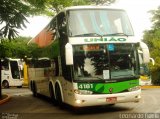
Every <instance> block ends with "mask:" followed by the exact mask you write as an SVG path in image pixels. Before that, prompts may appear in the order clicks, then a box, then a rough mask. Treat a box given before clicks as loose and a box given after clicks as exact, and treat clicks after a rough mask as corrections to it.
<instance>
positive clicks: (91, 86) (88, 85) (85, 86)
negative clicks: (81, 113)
mask: <svg viewBox="0 0 160 119" xmlns="http://www.w3.org/2000/svg"><path fill="white" fill-rule="evenodd" d="M78 88H79V89H91V88H93V84H80V85H79V86H78Z"/></svg>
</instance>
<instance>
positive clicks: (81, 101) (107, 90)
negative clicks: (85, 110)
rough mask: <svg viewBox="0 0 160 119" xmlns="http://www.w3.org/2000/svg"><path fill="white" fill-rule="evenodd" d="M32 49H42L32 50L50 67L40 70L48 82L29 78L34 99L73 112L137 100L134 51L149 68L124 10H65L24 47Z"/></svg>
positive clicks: (143, 46) (137, 71) (137, 66)
mask: <svg viewBox="0 0 160 119" xmlns="http://www.w3.org/2000/svg"><path fill="white" fill-rule="evenodd" d="M32 43H35V44H37V45H38V46H39V48H40V49H41V50H40V49H39V50H37V52H38V51H39V54H40V56H39V57H42V56H43V57H48V58H49V59H50V61H51V64H52V65H50V67H49V68H47V69H46V67H45V68H42V69H43V70H45V69H46V70H45V71H47V72H48V73H47V74H48V75H47V76H45V75H44V72H45V71H42V72H41V73H40V74H42V75H40V74H39V78H38V77H36V78H34V77H33V75H35V73H34V74H32V73H31V74H29V81H30V83H29V84H30V88H31V91H32V92H33V94H34V95H35V96H36V94H37V93H39V94H43V95H45V96H48V97H50V98H51V100H52V101H53V102H54V103H57V104H59V105H61V104H63V103H66V104H69V105H71V106H74V107H85V106H96V105H107V104H116V103H125V102H138V101H139V100H140V99H141V89H140V86H139V76H140V63H139V55H138V50H139V49H141V50H142V55H143V58H142V59H143V62H144V63H148V62H149V50H148V47H147V45H146V44H144V43H143V42H141V41H139V40H137V39H135V37H134V33H133V29H132V26H131V24H130V21H129V19H128V17H127V14H126V12H125V11H124V10H122V9H116V8H111V7H102V6H77V7H69V8H65V9H64V10H62V11H61V12H59V13H58V14H57V15H56V16H54V17H53V18H52V20H51V21H50V22H49V24H48V25H47V26H46V27H45V28H44V29H43V30H42V31H41V32H40V33H39V34H38V35H37V36H36V37H35V38H33V39H31V40H30V41H29V43H28V44H29V45H30V44H32ZM37 59H38V58H37ZM35 62H36V61H35ZM32 68H34V67H32ZM28 69H29V70H31V68H30V67H29V68H28ZM49 69H50V70H49ZM29 72H32V71H29ZM30 75H31V76H30ZM41 76H42V77H43V78H40V77H41ZM30 77H32V78H30Z"/></svg>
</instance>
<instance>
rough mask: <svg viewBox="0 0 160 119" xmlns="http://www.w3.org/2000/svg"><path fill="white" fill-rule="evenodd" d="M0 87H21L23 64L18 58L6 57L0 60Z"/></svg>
mask: <svg viewBox="0 0 160 119" xmlns="http://www.w3.org/2000/svg"><path fill="white" fill-rule="evenodd" d="M1 78H2V83H1V84H2V87H3V88H9V87H10V86H17V87H22V85H23V64H22V61H21V60H20V59H13V58H6V59H3V60H2V70H1Z"/></svg>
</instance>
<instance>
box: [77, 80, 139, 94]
mask: <svg viewBox="0 0 160 119" xmlns="http://www.w3.org/2000/svg"><path fill="white" fill-rule="evenodd" d="M138 85H139V80H138V79H135V80H129V81H123V82H115V83H78V89H79V90H90V91H93V92H94V93H100V94H101V93H106V94H108V93H111V92H110V91H109V90H110V89H112V93H120V92H124V91H126V90H128V89H129V88H132V87H135V86H138Z"/></svg>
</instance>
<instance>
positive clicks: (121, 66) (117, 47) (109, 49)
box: [73, 44, 139, 80]
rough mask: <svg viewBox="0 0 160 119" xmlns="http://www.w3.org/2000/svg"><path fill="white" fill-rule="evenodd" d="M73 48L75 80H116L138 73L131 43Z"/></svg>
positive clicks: (134, 49)
mask: <svg viewBox="0 0 160 119" xmlns="http://www.w3.org/2000/svg"><path fill="white" fill-rule="evenodd" d="M73 50H74V51H73V52H74V76H75V80H85V79H86V80H108V79H117V80H118V79H124V78H129V77H132V78H133V77H135V76H137V75H138V73H139V68H138V62H136V61H137V58H138V57H137V52H136V48H135V45H133V44H93V45H76V46H73Z"/></svg>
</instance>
